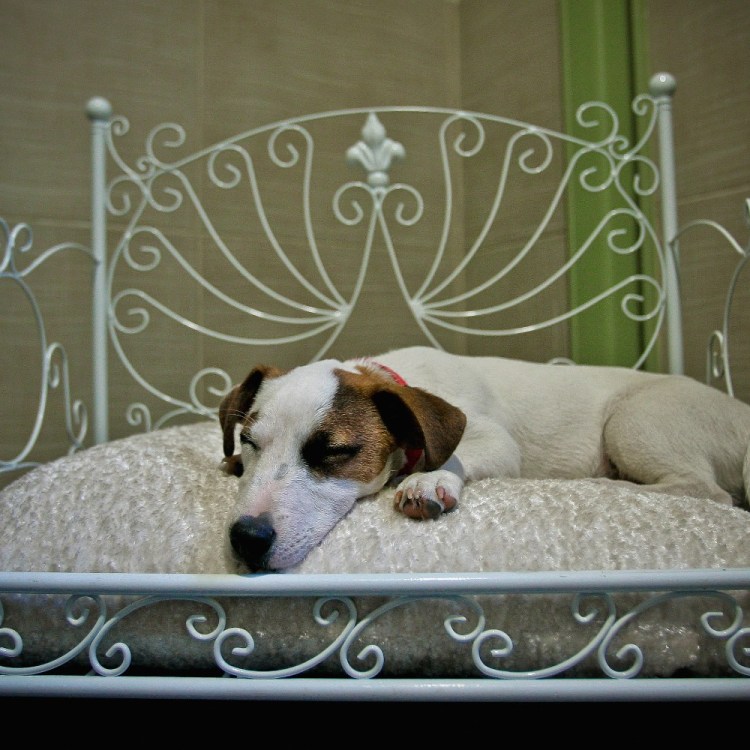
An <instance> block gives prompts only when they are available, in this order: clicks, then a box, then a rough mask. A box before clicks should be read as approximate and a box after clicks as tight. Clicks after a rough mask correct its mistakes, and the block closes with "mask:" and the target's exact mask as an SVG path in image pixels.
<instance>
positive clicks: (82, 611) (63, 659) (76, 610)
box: [0, 594, 107, 675]
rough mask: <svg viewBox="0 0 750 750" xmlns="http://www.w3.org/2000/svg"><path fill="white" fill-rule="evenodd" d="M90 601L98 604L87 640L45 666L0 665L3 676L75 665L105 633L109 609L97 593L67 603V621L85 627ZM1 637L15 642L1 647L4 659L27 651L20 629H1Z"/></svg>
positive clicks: (72, 624) (84, 638)
mask: <svg viewBox="0 0 750 750" xmlns="http://www.w3.org/2000/svg"><path fill="white" fill-rule="evenodd" d="M86 601H89V602H91V603H92V604H93V605H94V608H95V610H94V612H95V614H94V617H95V618H96V619H95V622H93V624H92V625H91V628H90V629H89V630H88V631H87V632H86V633H85V634H84V635H83V638H81V640H80V641H79V643H78V644H76V645H75V646H74V647H73V648H71V649H70V650H69V651H68V652H67V653H65V654H62V655H60V656H58V657H57V658H55V659H52V660H50V661H48V662H45V663H44V664H36V665H33V666H27V667H13V666H5V665H0V675H32V674H44V673H46V672H51V671H52V670H55V669H57V668H58V667H62V666H64V665H66V664H69V663H70V662H72V661H73V660H74V659H75V658H76V657H78V656H79V655H80V654H82V653H84V652H85V651H86V649H87V648H89V646H90V645H91V644H92V643H93V642H94V640H95V639H96V637H97V634H98V633H100V632H101V630H102V628H103V627H104V626H105V623H106V621H107V608H106V605H105V603H104V600H103V599H102V597H101V596H99V595H94V594H75V595H73V596H70V597H69V598H68V599H67V600H66V603H65V619H66V621H67V622H68V624H69V625H71V626H72V627H74V628H79V627H82V626H84V625H85V624H86V622H87V621H89V620H90V618H91V616H92V610H91V607H90V606H89V605H86V604H85V602H86ZM2 622H3V607H2V602H0V625H2ZM0 635H5V636H7V637H9V638H10V639H11V643H12V645H11V646H10V647H0V656H3V657H8V658H15V657H18V656H20V655H21V653H22V652H23V637H22V636H21V634H20V633H18V632H17V631H16V630H13V629H11V628H0Z"/></svg>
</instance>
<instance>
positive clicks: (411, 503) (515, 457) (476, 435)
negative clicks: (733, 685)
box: [394, 417, 521, 519]
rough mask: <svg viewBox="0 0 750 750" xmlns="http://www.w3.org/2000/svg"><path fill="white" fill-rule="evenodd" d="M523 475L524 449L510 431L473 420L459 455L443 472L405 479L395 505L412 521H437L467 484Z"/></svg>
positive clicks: (453, 457) (446, 463)
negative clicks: (522, 449) (490, 478)
mask: <svg viewBox="0 0 750 750" xmlns="http://www.w3.org/2000/svg"><path fill="white" fill-rule="evenodd" d="M520 475H521V449H520V447H519V445H518V443H517V442H516V441H515V440H514V438H513V437H512V436H511V435H510V433H509V432H508V430H507V429H506V428H505V427H504V426H503V425H502V424H499V423H498V422H496V421H493V420H491V419H488V418H486V417H475V418H474V419H472V418H471V417H470V418H469V421H468V424H467V427H466V431H465V432H464V436H463V438H462V439H461V442H460V443H459V444H458V447H457V448H456V452H455V453H454V454H453V455H452V456H451V457H450V458H449V459H448V461H446V462H445V463H444V464H443V465H442V466H441V467H440V468H439V469H436V470H434V471H427V472H415V473H414V474H410V475H409V476H407V477H405V478H404V479H403V480H402V481H401V483H400V484H399V485H398V487H397V488H396V494H395V496H394V505H395V507H396V509H397V510H399V511H401V512H402V513H403V514H404V515H406V516H409V518H416V519H428V518H433V519H434V518H438V517H439V516H440V515H442V514H443V513H449V512H450V511H452V510H453V509H454V508H455V507H456V505H457V504H458V501H459V499H460V497H461V491H462V490H463V487H464V483H465V482H467V481H470V480H474V479H485V478H487V477H519V476H520Z"/></svg>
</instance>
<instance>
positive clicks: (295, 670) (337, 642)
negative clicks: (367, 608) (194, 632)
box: [214, 596, 357, 679]
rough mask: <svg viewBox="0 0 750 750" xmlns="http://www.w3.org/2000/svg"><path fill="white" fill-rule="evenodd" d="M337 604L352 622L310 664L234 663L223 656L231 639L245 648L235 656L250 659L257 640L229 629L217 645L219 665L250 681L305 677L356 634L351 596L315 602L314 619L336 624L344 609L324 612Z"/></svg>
mask: <svg viewBox="0 0 750 750" xmlns="http://www.w3.org/2000/svg"><path fill="white" fill-rule="evenodd" d="M334 603H337V604H339V605H341V606H342V607H343V608H344V609H345V610H346V612H347V614H348V618H349V619H348V620H347V622H346V623H345V624H344V627H343V629H342V631H341V632H340V633H339V634H338V635H337V636H336V637H335V638H334V639H333V641H332V642H331V643H330V644H328V646H326V647H325V648H324V649H323V650H322V651H321V652H320V653H318V654H316V655H315V656H313V657H311V658H310V659H308V660H307V661H304V662H302V663H301V664H296V665H293V666H290V667H282V668H279V669H269V670H255V669H245V668H242V667H237V666H235V665H233V664H230V663H229V662H228V661H227V660H226V659H225V658H224V655H223V653H222V651H223V649H224V647H225V646H226V645H228V642H229V641H230V639H238V640H239V641H240V642H241V645H238V646H234V647H232V650H231V653H232V654H233V655H234V656H242V657H247V656H250V655H251V654H252V653H253V651H254V650H255V641H254V639H253V637H252V635H251V634H250V633H249V632H248V631H247V630H245V629H244V628H228V629H226V630H224V631H223V632H222V633H221V634H220V635H219V636H218V638H217V639H216V641H215V642H214V659H215V661H216V664H217V666H218V667H219V668H220V669H222V670H223V671H224V672H225V673H226V674H231V675H234V676H235V677H244V678H248V679H257V678H281V677H293V676H295V675H298V674H303V673H304V672H307V671H309V670H310V669H312V668H313V667H316V666H318V665H319V664H322V663H323V662H324V661H325V660H326V659H328V658H329V657H330V656H331V655H332V654H334V653H336V651H338V650H339V648H340V647H341V644H342V643H343V642H344V641H345V640H346V638H347V636H348V634H349V633H350V632H351V631H352V629H353V628H354V626H355V623H356V622H357V608H356V606H355V604H354V602H353V601H352V599H350V598H349V597H338V596H335V597H334V596H332V597H325V598H322V599H318V600H316V601H315V603H314V605H313V617H314V619H315V622H316V623H317V624H318V625H320V626H322V627H330V626H331V625H333V624H334V623H336V622H337V621H338V619H339V617H340V615H341V609H340V608H336V607H332V609H331V611H330V613H329V614H327V615H326V614H324V613H323V610H324V608H325V607H327V606H330V605H332V604H334Z"/></svg>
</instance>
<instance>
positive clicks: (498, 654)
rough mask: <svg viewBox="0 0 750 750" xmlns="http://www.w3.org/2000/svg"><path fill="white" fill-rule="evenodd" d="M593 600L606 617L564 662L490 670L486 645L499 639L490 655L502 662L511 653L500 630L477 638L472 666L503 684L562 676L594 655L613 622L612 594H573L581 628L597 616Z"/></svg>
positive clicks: (508, 638) (509, 639)
mask: <svg viewBox="0 0 750 750" xmlns="http://www.w3.org/2000/svg"><path fill="white" fill-rule="evenodd" d="M594 599H601V600H602V601H603V602H604V605H605V607H606V617H605V618H604V620H603V622H602V624H601V625H600V627H599V629H598V630H597V631H596V633H594V635H593V636H592V637H591V638H590V640H589V642H588V643H587V644H586V645H585V646H583V647H582V648H581V649H579V650H578V651H577V652H576V653H575V654H572V655H571V656H569V657H568V658H567V659H564V660H563V661H561V662H559V663H558V664H554V665H551V666H548V667H542V668H539V669H533V670H524V671H512V670H503V669H497V668H494V667H491V666H489V665H488V664H486V663H485V661H484V660H483V659H482V655H481V649H482V646H483V645H485V643H489V642H490V641H491V640H492V639H498V640H499V641H500V646H499V647H496V648H493V649H492V650H491V651H490V654H491V656H492V657H493V658H495V659H504V658H507V657H509V656H510V655H511V654H512V652H513V649H514V642H513V639H512V637H511V636H510V635H509V634H508V633H506V632H505V631H502V630H495V629H491V630H485V631H483V632H482V633H480V634H479V635H478V637H477V638H476V640H475V641H474V643H473V644H472V647H471V654H472V658H473V660H474V664H475V665H476V667H477V669H478V670H479V671H480V672H482V674H485V675H487V676H488V677H494V678H497V679H506V680H519V679H542V678H546V677H554V676H555V675H560V674H564V673H565V672H567V671H568V670H569V669H571V668H572V667H574V666H576V665H578V664H580V663H581V662H583V660H584V659H586V658H587V657H588V656H590V655H591V654H593V653H594V652H595V651H596V650H597V648H598V647H599V646H600V644H601V643H602V642H603V640H604V639H605V638H606V635H607V633H608V632H609V630H610V628H611V627H612V624H613V623H614V621H615V618H616V607H615V604H614V599H613V597H612V595H611V594H585V593H580V594H576V595H575V596H574V598H573V600H572V602H571V613H572V615H573V618H574V619H575V620H576V622H578V623H579V624H581V625H588V624H590V623H593V622H594V620H595V618H596V616H597V615H598V614H599V610H598V609H597V608H596V607H594V606H592V602H593V600H594ZM584 603H586V604H587V605H588V606H589V609H588V611H585V610H584V607H583V605H584Z"/></svg>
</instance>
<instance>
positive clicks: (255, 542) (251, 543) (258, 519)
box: [229, 514, 276, 570]
mask: <svg viewBox="0 0 750 750" xmlns="http://www.w3.org/2000/svg"><path fill="white" fill-rule="evenodd" d="M275 538H276V531H275V530H274V528H273V526H272V525H271V523H270V521H269V519H268V517H267V516H266V514H263V515H260V516H240V518H238V519H237V520H236V521H235V522H234V523H233V524H232V526H231V528H230V529H229V541H230V543H231V545H232V549H234V551H235V552H236V553H237V555H238V556H239V557H240V559H241V560H242V561H243V562H244V563H245V564H246V565H247V566H248V568H250V569H251V570H262V569H264V568H265V567H266V564H265V563H266V561H267V557H268V552H269V550H270V549H271V545H272V544H273V540H274V539H275Z"/></svg>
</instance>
